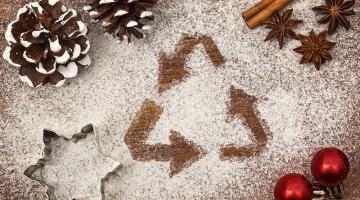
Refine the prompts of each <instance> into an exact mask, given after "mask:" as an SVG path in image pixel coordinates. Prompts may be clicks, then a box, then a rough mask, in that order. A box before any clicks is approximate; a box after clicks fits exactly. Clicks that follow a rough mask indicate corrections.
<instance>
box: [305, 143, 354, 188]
mask: <svg viewBox="0 0 360 200" xmlns="http://www.w3.org/2000/svg"><path fill="white" fill-rule="evenodd" d="M349 170H350V163H349V160H348V158H347V157H346V155H345V154H344V153H343V152H342V151H341V150H339V149H337V148H324V149H322V150H320V151H319V152H317V153H316V154H315V156H314V158H313V159H312V161H311V173H312V174H313V176H314V178H315V179H316V180H317V181H318V182H319V183H320V184H321V185H324V186H337V185H339V184H341V183H342V182H344V180H345V179H346V177H347V175H348V174H349Z"/></svg>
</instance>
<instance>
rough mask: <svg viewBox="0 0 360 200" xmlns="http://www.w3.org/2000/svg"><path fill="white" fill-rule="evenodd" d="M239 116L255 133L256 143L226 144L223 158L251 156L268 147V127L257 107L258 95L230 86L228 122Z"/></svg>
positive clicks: (223, 149) (222, 153) (222, 154)
mask: <svg viewBox="0 0 360 200" xmlns="http://www.w3.org/2000/svg"><path fill="white" fill-rule="evenodd" d="M237 116H239V117H240V118H241V119H242V122H243V124H244V125H245V126H247V127H248V128H249V129H250V131H251V133H252V134H254V138H255V143H254V144H251V145H247V146H243V147H238V146H237V145H236V144H230V145H226V146H224V147H222V148H221V150H220V151H221V155H220V158H221V159H222V160H227V159H232V158H238V159H244V158H248V157H251V156H256V155H259V154H260V153H261V152H262V151H263V150H264V149H265V147H266V144H267V142H268V138H267V135H266V133H265V129H264V127H266V128H267V126H266V124H265V122H263V121H262V120H261V119H260V118H259V115H258V114H257V109H256V97H254V96H252V95H249V94H247V93H246V92H245V91H243V90H241V89H236V88H235V87H234V86H231V88H230V106H229V111H228V120H227V121H228V122H229V121H232V120H234V119H235V117H237Z"/></svg>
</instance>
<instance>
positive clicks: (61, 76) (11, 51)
mask: <svg viewBox="0 0 360 200" xmlns="http://www.w3.org/2000/svg"><path fill="white" fill-rule="evenodd" d="M87 33H88V27H87V26H86V25H85V23H84V22H83V19H82V17H81V16H80V15H79V14H78V13H77V12H76V11H75V10H73V9H67V8H66V7H65V6H64V5H63V4H62V3H61V2H60V1H59V0H41V1H40V2H33V3H29V4H27V5H25V6H24V7H23V8H21V9H20V10H19V11H18V13H17V18H16V20H15V21H13V22H11V23H10V24H9V25H8V27H7V30H6V32H5V38H6V40H7V42H8V44H9V46H8V47H6V49H5V51H4V54H3V57H4V59H6V60H7V61H8V62H9V63H10V64H11V65H13V66H16V67H19V68H20V79H21V80H22V81H23V82H26V83H28V84H29V85H30V86H32V87H37V86H40V85H44V84H46V83H51V84H52V85H55V86H57V87H59V86H62V85H63V84H64V83H65V79H67V78H73V77H75V76H77V73H78V70H79V67H87V66H89V65H90V63H91V60H90V58H89V56H88V55H87V52H88V51H89V48H90V43H89V40H88V38H87V36H86V35H87Z"/></svg>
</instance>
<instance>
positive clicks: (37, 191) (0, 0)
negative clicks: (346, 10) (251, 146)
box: [0, 0, 360, 200]
mask: <svg viewBox="0 0 360 200" xmlns="http://www.w3.org/2000/svg"><path fill="white" fill-rule="evenodd" d="M86 1H87V0H81V1H71V0H65V1H64V2H65V3H66V4H68V5H70V4H71V5H72V7H75V8H78V9H80V8H81V7H82V6H83V5H84V2H86ZM88 1H90V0H88ZM25 2H28V1H27V0H16V1H14V0H0V48H1V49H3V48H4V47H5V41H4V32H5V28H6V25H7V24H8V23H9V22H10V21H11V20H12V19H13V18H14V17H15V15H16V11H17V9H18V8H19V7H21V5H23V4H25ZM357 3H360V1H359V0H357ZM357 22H359V20H357ZM359 37H360V36H359ZM358 39H360V38H354V40H358ZM0 52H2V50H1V51H0ZM12 72H13V71H9V70H8V69H7V64H6V63H4V61H3V59H1V61H0V79H2V80H5V79H6V78H7V77H8V76H9V74H11V73H12ZM169 79H171V77H169ZM10 89H14V88H11V87H10ZM7 94H8V90H3V89H1V88H0V116H1V118H3V119H5V118H6V102H7V101H14V100H13V99H11V97H10V96H8V95H7ZM359 107H360V105H359ZM359 121H360V110H356V111H354V114H353V116H352V117H351V121H349V126H353V127H354V130H360V125H359ZM0 128H1V127H0ZM2 134H11V133H0V139H1V138H2ZM353 134H354V137H353V139H354V140H356V139H359V136H358V134H359V132H356V131H355V132H354V133H353ZM349 149H360V146H359V143H358V142H354V143H349ZM359 151H360V150H359ZM359 151H355V153H354V155H349V157H350V158H351V163H352V170H351V174H350V176H349V179H348V181H347V182H346V184H345V185H346V191H347V199H349V200H357V199H359V196H360V182H359V179H360V157H359V156H360V155H359V153H358V152H359ZM3 152H5V151H4V150H3V149H1V148H0V154H1V158H0V161H1V163H5V164H4V165H8V166H10V165H14V164H16V161H15V160H9V159H8V157H9V158H10V156H8V155H6V154H3ZM19 159H20V158H19ZM8 169H9V168H8ZM0 174H1V175H0V182H1V187H0V199H45V191H46V190H45V189H44V188H42V187H41V186H39V184H38V183H34V182H31V181H30V180H28V179H26V178H25V177H24V176H23V174H22V172H20V171H8V170H4V169H3V168H2V166H1V165H0ZM229 189H236V188H229ZM219 195H222V196H223V194H219ZM209 199H216V197H210V198H209ZM256 199H262V194H259V195H258V196H257V197H256Z"/></svg>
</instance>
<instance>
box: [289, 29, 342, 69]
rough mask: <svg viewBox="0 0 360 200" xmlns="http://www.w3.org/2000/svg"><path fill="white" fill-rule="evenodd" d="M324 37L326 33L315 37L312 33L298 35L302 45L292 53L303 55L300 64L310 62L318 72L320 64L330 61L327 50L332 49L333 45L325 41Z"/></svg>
mask: <svg viewBox="0 0 360 200" xmlns="http://www.w3.org/2000/svg"><path fill="white" fill-rule="evenodd" d="M326 35H327V31H323V32H321V33H320V34H319V35H315V33H314V31H311V33H310V35H309V36H304V35H300V34H299V39H300V41H301V44H302V45H301V46H300V47H298V48H296V49H294V51H295V52H297V53H300V54H302V55H303V56H302V58H301V61H300V64H303V63H307V62H312V63H314V65H315V68H316V69H317V70H320V65H321V64H323V63H324V62H325V61H326V60H331V59H332V56H331V55H330V53H329V52H328V50H330V49H331V48H333V47H334V46H335V43H334V42H330V41H328V40H326Z"/></svg>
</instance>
